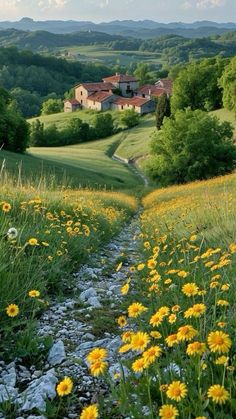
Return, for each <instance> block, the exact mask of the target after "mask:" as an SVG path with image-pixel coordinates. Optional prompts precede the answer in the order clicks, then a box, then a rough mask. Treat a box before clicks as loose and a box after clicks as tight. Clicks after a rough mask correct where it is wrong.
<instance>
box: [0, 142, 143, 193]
mask: <svg viewBox="0 0 236 419" xmlns="http://www.w3.org/2000/svg"><path fill="white" fill-rule="evenodd" d="M114 137H115V136H114ZM114 137H111V138H108V139H106V140H100V141H92V142H89V143H84V144H80V145H76V146H69V147H55V148H31V149H29V150H28V153H27V154H26V155H19V154H15V153H9V152H6V151H1V153H0V164H2V162H3V161H4V165H5V166H6V168H7V169H8V170H9V171H10V172H11V173H12V172H13V173H14V174H15V176H17V175H18V172H19V164H20V165H21V166H22V175H21V177H22V179H23V180H29V181H33V182H34V183H35V182H39V180H40V179H42V178H47V182H48V183H50V182H52V183H56V184H60V185H61V184H63V183H66V184H69V185H70V186H71V187H79V186H86V187H87V186H88V187H90V186H91V187H108V188H114V189H130V188H133V187H135V186H137V184H138V183H139V182H140V179H139V178H137V177H136V176H135V175H134V174H133V173H132V171H131V170H130V169H129V168H128V167H127V166H125V165H123V164H121V163H119V162H115V161H113V160H111V158H110V157H109V155H111V154H112V151H113V148H114V147H115V146H116V141H117V140H118V138H116V137H115V138H114Z"/></svg>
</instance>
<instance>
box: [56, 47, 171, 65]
mask: <svg viewBox="0 0 236 419" xmlns="http://www.w3.org/2000/svg"><path fill="white" fill-rule="evenodd" d="M65 50H66V51H67V52H69V53H71V57H69V59H76V60H78V61H85V62H95V63H101V64H105V65H112V66H114V65H116V64H120V65H122V66H126V67H128V66H129V65H130V64H131V63H139V62H140V61H142V62H146V63H148V64H154V65H157V66H160V64H162V62H163V57H162V56H161V54H158V53H156V52H153V53H152V52H145V51H115V50H114V51H113V50H110V49H109V48H108V47H106V46H105V45H87V46H74V47H68V48H58V49H56V51H57V53H58V52H60V53H61V54H64V52H65Z"/></svg>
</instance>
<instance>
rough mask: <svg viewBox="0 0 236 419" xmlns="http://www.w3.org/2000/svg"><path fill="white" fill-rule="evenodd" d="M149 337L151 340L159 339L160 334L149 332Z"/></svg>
mask: <svg viewBox="0 0 236 419" xmlns="http://www.w3.org/2000/svg"><path fill="white" fill-rule="evenodd" d="M150 336H151V337H152V338H153V339H161V334H160V332H157V331H153V332H151V333H150Z"/></svg>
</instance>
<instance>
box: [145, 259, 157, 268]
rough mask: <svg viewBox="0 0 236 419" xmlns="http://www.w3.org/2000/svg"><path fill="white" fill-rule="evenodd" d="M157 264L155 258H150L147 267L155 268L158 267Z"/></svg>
mask: <svg viewBox="0 0 236 419" xmlns="http://www.w3.org/2000/svg"><path fill="white" fill-rule="evenodd" d="M156 265H157V262H156V261H155V260H153V259H149V260H148V262H147V267H148V268H149V269H154V268H155V267H156Z"/></svg>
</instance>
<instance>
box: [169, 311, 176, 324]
mask: <svg viewBox="0 0 236 419" xmlns="http://www.w3.org/2000/svg"><path fill="white" fill-rule="evenodd" d="M176 319H177V317H176V314H174V313H172V314H170V316H169V317H168V322H169V323H170V324H173V323H175V322H176Z"/></svg>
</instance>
